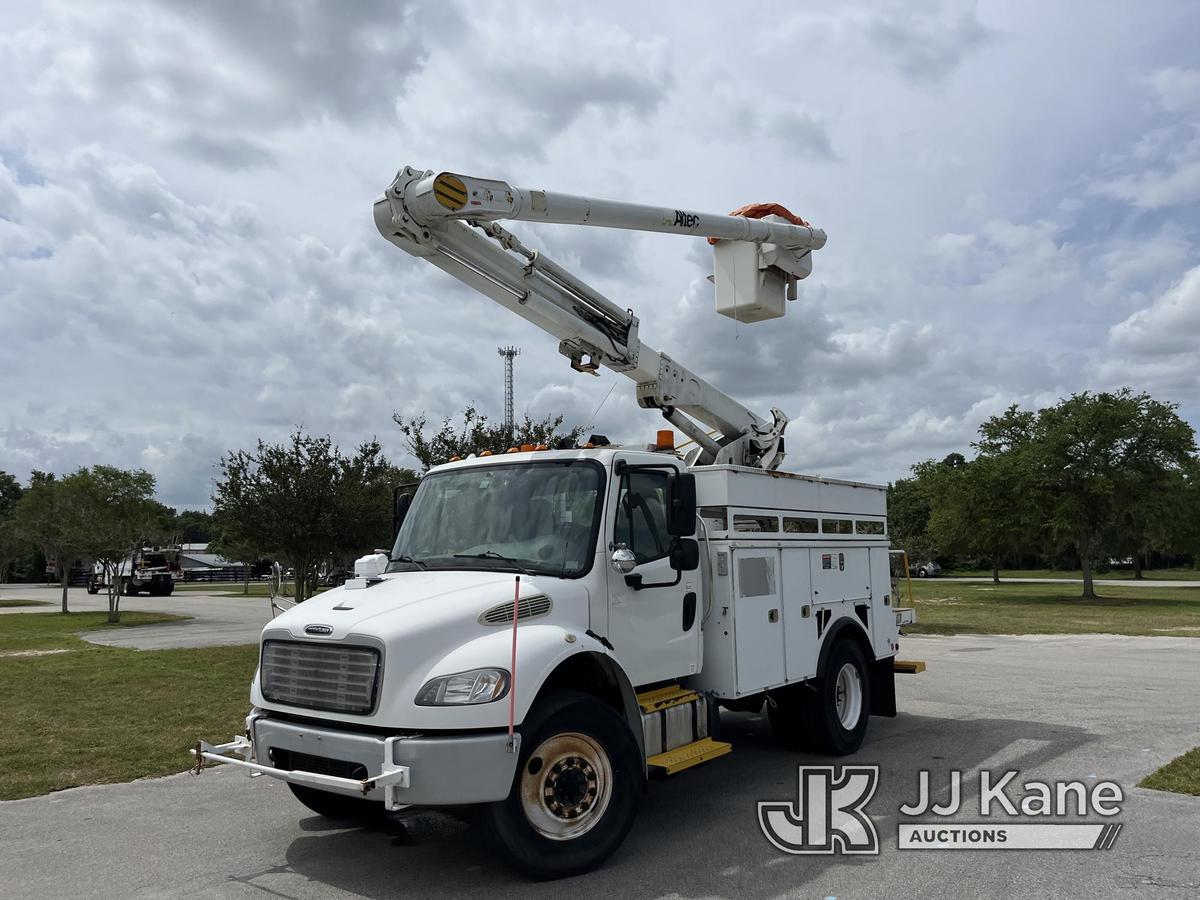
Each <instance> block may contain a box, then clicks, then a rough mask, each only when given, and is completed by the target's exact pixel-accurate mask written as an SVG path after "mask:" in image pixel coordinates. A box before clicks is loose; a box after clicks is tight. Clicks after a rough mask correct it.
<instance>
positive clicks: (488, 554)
mask: <svg viewBox="0 0 1200 900" xmlns="http://www.w3.org/2000/svg"><path fill="white" fill-rule="evenodd" d="M454 558H455V559H495V560H498V561H500V562H506V563H508V564H509V565H510V566H512V567H513V568H514V569H516V570H517V571H518V572H520V573H521V574H522V575H532V574H533V573H532V572H530V571H529V570H528V569H526V568H525V567H524V566H523V565H521V563H520V562H518V561H517V560H515V559H513V558H512V557H511V556H505V555H504V554H502V553H497V552H496V551H495V550H484V551H483V552H481V553H455V554H454Z"/></svg>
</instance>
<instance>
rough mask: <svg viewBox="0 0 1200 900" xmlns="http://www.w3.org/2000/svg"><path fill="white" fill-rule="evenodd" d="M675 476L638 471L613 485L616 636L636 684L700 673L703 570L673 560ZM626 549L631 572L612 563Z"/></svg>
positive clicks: (611, 577) (612, 623) (609, 531)
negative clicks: (671, 525) (672, 490)
mask: <svg viewBox="0 0 1200 900" xmlns="http://www.w3.org/2000/svg"><path fill="white" fill-rule="evenodd" d="M618 469H619V466H618ZM674 471H675V470H674V469H668V468H666V467H663V468H657V467H656V468H644V467H631V469H630V470H629V471H628V472H626V473H625V474H623V475H617V476H615V477H613V478H612V480H611V484H610V487H609V497H608V501H609V502H608V510H609V512H608V515H607V516H606V520H605V527H606V532H605V534H606V536H607V542H606V544H607V552H606V553H605V554H604V555H603V561H604V564H605V570H606V572H607V573H608V602H609V611H608V621H609V636H608V637H609V640H610V641H611V643H612V645H613V649H614V651H615V653H616V656H617V659H619V660H620V662H621V664H622V666H624V668H625V671H626V673H627V674H628V675H629V678H630V680H631V681H632V682H633V684H634V686H640V685H645V684H651V683H653V682H657V681H666V680H668V679H672V678H681V677H685V676H687V675H693V674H695V673H696V672H698V671H699V669H700V618H701V613H702V603H701V601H700V578H699V571H698V570H695V571H687V572H682V573H680V572H677V571H676V570H675V569H674V568H672V566H671V559H670V550H671V544H672V540H673V539H672V536H671V535H670V534H669V533H668V524H667V518H668V506H669V485H670V478H671V475H672V473H673V472H674ZM620 546H624V547H626V548H627V549H629V550H630V551H632V553H633V555H634V558H635V566H634V568H633V570H632V571H631V572H629V573H627V574H626V573H622V572H618V571H615V570H614V568H613V566H612V565H611V564H610V559H611V557H612V553H613V551H614V550H615V549H617V548H618V547H620ZM639 583H640V585H641V587H640V589H639V588H638V587H637V586H636V585H638V584H639Z"/></svg>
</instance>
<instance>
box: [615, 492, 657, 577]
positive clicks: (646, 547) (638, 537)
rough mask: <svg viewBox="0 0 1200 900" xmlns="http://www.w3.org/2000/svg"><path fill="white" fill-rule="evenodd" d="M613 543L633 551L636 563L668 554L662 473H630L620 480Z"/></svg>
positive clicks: (639, 563)
mask: <svg viewBox="0 0 1200 900" xmlns="http://www.w3.org/2000/svg"><path fill="white" fill-rule="evenodd" d="M613 542H614V543H616V544H624V545H625V546H626V547H627V548H629V549H630V550H631V551H633V556H634V559H636V560H637V564H638V565H641V564H642V563H645V562H650V561H651V560H655V559H662V558H663V557H665V556H666V555H667V553H668V552H669V550H670V546H671V537H670V535H669V534H668V533H667V475H666V473H665V472H630V473H629V474H628V475H627V476H626V477H624V478H622V479H621V487H620V489H619V493H618V495H617V527H616V532H615V534H614V536H613Z"/></svg>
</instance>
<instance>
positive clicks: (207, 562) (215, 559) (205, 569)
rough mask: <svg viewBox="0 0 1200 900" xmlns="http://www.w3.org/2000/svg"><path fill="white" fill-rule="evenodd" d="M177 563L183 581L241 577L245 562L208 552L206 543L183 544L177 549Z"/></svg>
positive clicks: (220, 579) (243, 573) (222, 579)
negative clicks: (181, 570)
mask: <svg viewBox="0 0 1200 900" xmlns="http://www.w3.org/2000/svg"><path fill="white" fill-rule="evenodd" d="M179 565H180V566H181V567H182V568H183V580H184V581H225V580H234V579H241V578H243V577H244V575H245V568H246V564H245V563H241V562H236V561H234V560H229V559H226V558H225V557H223V556H221V555H220V554H219V553H209V552H208V544H184V545H182V546H181V547H180V549H179Z"/></svg>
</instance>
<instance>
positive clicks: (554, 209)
mask: <svg viewBox="0 0 1200 900" xmlns="http://www.w3.org/2000/svg"><path fill="white" fill-rule="evenodd" d="M740 212H741V213H742V215H738V216H709V215H705V214H701V213H694V212H690V211H686V210H677V209H659V208H654V207H646V206H637V205H632V204H623V203H613V202H609V201H601V200H594V199H589V198H583V197H574V196H570V195H565V194H556V193H552V192H549V191H527V190H521V189H518V188H514V187H511V186H509V185H508V184H506V183H504V182H498V181H490V180H484V179H477V178H470V177H466V176H462V175H454V174H450V173H441V174H434V173H432V172H425V171H421V170H416V169H413V168H406V169H404V170H403V171H401V172H400V173H399V175H398V176H397V178H396V180H395V182H394V183H393V184H392V185H391V186H390V187H389V188H388V190H387V193H386V195H385V196H384V197H383V198H382V199H380V200H379V201H378V202H377V203H376V205H375V221H376V224H377V226H378V227H379V230H380V231H381V232H382V234H383V235H384V237H386V238H387V239H388V240H390V241H391V242H392V243H394V244H396V245H397V246H398V247H400V248H401V249H403V250H405V251H407V252H409V253H411V254H413V255H415V256H418V257H421V258H424V259H426V260H428V261H429V262H431V263H433V264H434V265H437V266H438V267H440V268H442V269H444V270H445V271H447V272H448V273H450V274H451V275H453V276H455V277H456V278H459V279H460V280H461V281H463V282H465V283H466V284H468V285H470V286H472V287H474V288H476V289H478V290H479V291H481V292H482V293H484V294H486V295H487V296H488V297H491V298H492V299H494V300H496V301H497V302H499V303H500V304H501V305H503V306H506V307H508V308H509V309H511V310H512V311H514V312H516V313H517V314H519V315H521V316H523V317H524V318H526V319H528V320H530V321H532V322H534V323H535V324H537V325H539V326H540V327H542V328H544V329H545V330H547V331H549V332H551V333H552V334H553V335H554V336H555V337H557V338H558V339H559V340H560V350H561V352H562V353H563V354H564V355H565V356H567V357H568V358H569V359H570V361H571V365H572V367H573V368H575V369H577V370H579V371H582V372H592V373H594V372H595V370H596V369H597V368H598V367H599V366H601V365H603V366H606V367H608V368H610V369H613V370H615V371H618V372H622V373H624V374H626V375H628V376H629V377H630V378H632V379H633V380H634V382H635V383H636V384H637V398H638V402H639V404H640V405H641V406H643V407H648V408H657V409H660V410H661V411H662V413H663V415H664V416H665V417H666V418H667V420H668V421H670V422H671V423H672V424H673V425H674V426H675V427H676V428H678V429H679V430H680V431H682V432H684V433H685V434H687V435H688V436H689V437H690V438H691V439H692V443H693V444H694V446H693V448H692V449H691V451H690V452H688V453H686V454H684V453H681V452H679V451H677V450H676V449H675V448H674V447H673V446H672V443H673V441H672V435H673V433H672V432H671V431H664V432H659V435H658V438H657V440H656V441H655V443H654V444H653V445H650V446H648V447H647V446H642V447H618V446H613V445H611V444H609V443H608V442H607V440H605V439H603V438H601V437H600V436H594V437H593V438H592V440H590V441H589V442H588V443H587V444H585V445H584V446H582V447H570V448H556V449H550V448H545V447H532V446H528V445H527V446H525V447H514V448H496V451H495V452H490V453H486V452H485V453H481V454H480V455H478V456H474V457H471V458H469V459H464V460H454V461H451V462H449V463H447V464H446V465H442V466H438V467H436V468H434V469H432V470H430V472H429V473H428V474H427V475H426V476H425V477H424V478H423V479H422V480H421V482H420V485H419V487H418V488H417V490H416V492H415V494H413V495H409V496H404V497H402V498H401V499H400V500H399V502H398V504H397V522H398V531H397V534H396V537H395V543H394V546H393V547H392V548H391V551H390V553H387V554H383V553H379V554H375V555H371V556H367V557H363V558H362V559H360V560H359V561H358V563H357V564H356V567H355V576H356V577H355V578H354V579H352V580H350V581H348V582H347V583H346V585H345V586H344V587H341V588H335V589H333V590H330V591H327V592H325V593H323V594H320V595H318V596H316V597H313V598H311V599H310V600H308V601H306V602H305V603H303V604H301V605H299V606H296V607H294V608H292V609H290V610H288V611H287V612H285V613H283V614H282V615H280V616H278V617H277V618H275V619H274V620H273V621H272V622H271V623H270V624H269V625H267V627H266V628H265V629H264V630H263V634H262V651H261V657H260V663H259V668H258V672H257V673H256V675H255V677H254V681H253V684H252V686H251V701H252V703H253V708H252V710H251V712H250V714H249V716H248V717H247V719H246V730H245V734H244V735H241V736H238V737H237V738H235V739H234V740H233V741H230V742H229V743H225V744H220V745H212V744H208V743H205V742H200V743H198V744H197V747H196V749H195V751H194V752H195V753H196V755H197V758H198V764H199V765H204V764H205V763H208V764H213V763H229V764H233V765H238V766H242V767H245V768H247V769H249V770H250V771H251V773H252V774H262V775H268V776H270V777H272V778H276V779H279V780H282V781H285V782H287V783H288V784H289V786H290V787H291V789H292V791H293V792H294V793H295V795H296V796H297V797H298V798H299V799H300V801H301V802H302V803H304V804H305V805H306V806H308V807H309V808H310V809H312V810H314V811H316V812H317V813H320V814H322V815H326V816H330V817H334V818H339V819H346V818H355V817H366V816H371V815H377V814H379V813H381V812H383V811H384V810H398V809H401V808H404V807H409V806H463V805H472V806H477V807H478V811H479V812H480V817H479V818H480V821H481V822H482V825H483V827H484V828H485V829H486V831H487V832H488V834H489V835H490V837H491V838H492V840H493V842H494V844H495V846H496V847H497V848H498V849H499V851H500V852H501V853H502V854H503V855H504V856H505V857H506V858H507V859H508V860H509V861H510V862H511V863H512V864H514V865H515V866H516V867H518V868H519V869H521V870H522V871H524V872H526V873H528V874H530V875H532V876H534V877H558V876H563V875H569V874H574V873H578V872H583V871H587V870H589V869H591V868H594V867H595V866H597V865H599V864H600V863H601V862H602V861H603V860H604V859H605V858H606V857H607V856H608V855H609V854H610V853H612V852H613V851H614V850H615V849H616V848H617V847H618V846H619V844H620V843H621V841H622V839H623V838H624V836H625V834H626V833H627V831H628V830H629V828H630V825H631V824H632V821H633V817H634V814H635V812H636V810H637V807H638V803H639V800H640V798H641V796H642V794H643V791H644V786H645V781H646V779H647V777H648V776H651V775H655V774H664V775H671V774H674V773H676V772H678V771H681V770H683V769H686V768H688V767H690V766H692V765H695V764H697V763H701V762H705V761H708V760H711V759H714V758H717V757H720V756H722V755H724V754H726V753H728V752H729V751H730V749H731V747H730V745H729V744H728V743H724V742H722V741H720V740H718V737H719V735H718V723H719V715H718V710H719V708H720V707H727V708H732V709H761V708H762V707H763V706H764V704H765V706H766V708H767V710H768V713H769V717H770V721H771V724H772V726H773V728H774V729H775V731H776V733H777V734H778V735H779V736H780V738H781V739H782V740H784V741H785V742H786V743H788V744H790V745H795V746H809V747H812V748H815V749H819V750H821V751H823V752H827V753H831V754H847V753H853V752H854V751H855V750H857V749H858V747H859V746H860V744H861V743H862V740H863V736H864V734H865V732H866V729H867V723H868V720H869V717H870V716H871V715H889V716H890V715H895V711H896V706H895V688H894V669H893V664H894V657H895V655H896V653H897V650H898V649H899V643H898V640H899V638H898V635H899V629H900V626H901V625H902V624H904V623H905V622H908V621H911V620H912V619H911V616H912V612H911V610H907V609H899V608H897V604H896V602H895V601H896V598H895V597H893V596H892V588H891V580H890V571H889V560H888V537H887V524H886V508H885V491H884V489H883V488H881V487H879V486H875V485H868V484H860V483H855V482H848V481H835V480H831V479H822V478H812V477H807V476H802V475H795V474H791V473H787V472H781V471H779V470H778V469H777V467H778V465H779V463H780V461H781V460H782V458H783V449H784V448H783V431H784V428H785V427H786V424H787V418H786V417H785V416H784V415H783V413H782V412H780V411H779V410H772V411H771V413H772V415H771V418H770V419H769V420H767V419H763V418H760V417H759V416H757V415H756V414H754V413H753V412H751V411H749V410H748V409H746V408H745V407H743V406H742V405H741V404H739V403H737V402H736V401H734V400H733V399H731V398H730V397H728V396H726V395H725V394H722V393H721V392H720V391H718V390H717V389H716V388H714V387H713V386H712V385H709V384H708V383H707V382H705V381H704V380H703V379H701V378H699V377H698V376H697V375H695V374H693V373H692V372H690V371H688V370H687V369H686V368H685V367H683V366H682V365H680V364H679V363H677V362H675V361H674V360H672V359H670V358H669V357H667V356H666V355H665V354H661V353H659V352H657V351H655V350H653V349H652V348H650V347H649V346H647V345H646V344H644V343H642V342H641V341H640V339H639V338H638V320H637V318H636V317H635V316H634V315H633V314H632V312H631V311H628V310H622V309H621V308H620V307H618V306H617V305H616V304H614V303H612V302H611V301H609V300H608V299H606V298H604V297H603V296H601V295H600V294H599V293H597V292H596V291H595V290H594V289H593V288H591V287H590V286H588V285H587V284H585V283H583V282H582V281H580V280H579V279H578V278H576V277H575V276H573V275H571V274H570V273H568V272H567V271H566V270H564V269H562V268H561V267H560V266H558V265H557V264H555V263H553V262H551V261H550V260H548V259H547V258H546V257H544V256H542V255H540V254H539V253H536V252H534V251H532V250H529V249H528V248H527V247H525V246H524V245H523V244H522V243H521V242H520V241H519V240H518V239H517V238H516V237H515V236H513V235H512V234H511V233H509V232H507V231H505V230H504V229H502V228H501V227H500V226H499V225H498V224H496V222H497V220H499V219H524V220H530V221H542V222H558V223H575V224H586V225H599V226H603V227H616V228H636V229H641V230H648V231H663V232H674V233H681V234H689V235H697V236H702V237H709V238H713V239H716V241H717V242H716V244H715V257H716V263H715V269H716V278H715V282H716V290H717V299H718V311H720V312H723V313H725V314H727V315H731V316H733V317H735V318H739V319H741V320H743V321H745V320H749V319H765V318H773V317H777V316H779V315H782V314H783V312H784V309H785V304H786V300H785V297H788V296H791V295H792V294H793V293H794V288H795V282H796V279H797V278H802V277H804V276H805V275H807V274H808V273H809V272H810V271H811V253H812V251H813V250H815V249H818V248H820V247H821V246H823V245H824V243H825V235H824V233H823V232H821V231H820V230H819V229H816V228H812V227H811V226H809V225H807V224H806V223H803V222H801V221H800V220H799V219H797V218H795V217H794V216H791V215H790V214H789V213H787V212H786V211H785V210H782V208H780V207H776V206H768V207H761V208H756V209H750V210H743V211H740ZM764 212H765V213H769V214H770V215H769V216H768V217H766V218H753V217H752V216H754V215H761V214H763V213H764ZM747 247H749V248H750V250H751V251H753V252H747ZM747 265H750V266H752V267H753V271H752V272H750V273H747V272H745V271H742V269H744V268H745V267H746V266H747ZM723 266H724V267H726V268H727V269H731V270H732V269H737V271H736V273H734V274H733V275H732V276H730V277H725V276H723V275H722V267H723ZM726 275H729V272H727V273H726ZM743 314H745V315H744V316H743ZM705 426H707V428H706V427H705Z"/></svg>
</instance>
